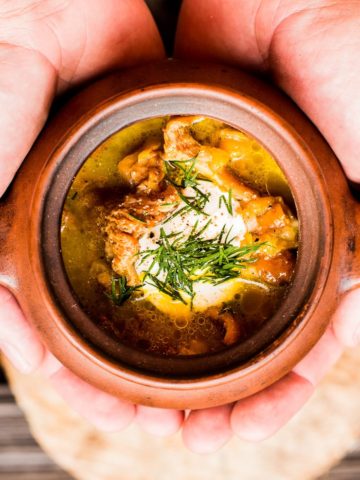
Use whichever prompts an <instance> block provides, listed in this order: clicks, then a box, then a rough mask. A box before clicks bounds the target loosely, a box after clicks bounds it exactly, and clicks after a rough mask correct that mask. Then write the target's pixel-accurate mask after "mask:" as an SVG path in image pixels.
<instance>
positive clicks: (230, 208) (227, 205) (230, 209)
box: [219, 188, 233, 215]
mask: <svg viewBox="0 0 360 480" xmlns="http://www.w3.org/2000/svg"><path fill="white" fill-rule="evenodd" d="M222 203H224V205H225V208H226V210H227V211H228V212H229V213H230V215H233V206H232V189H231V188H230V190H229V191H228V198H226V197H225V195H220V197H219V208H220V207H221V204H222Z"/></svg>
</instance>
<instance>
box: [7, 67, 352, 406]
mask: <svg viewBox="0 0 360 480" xmlns="http://www.w3.org/2000/svg"><path fill="white" fill-rule="evenodd" d="M168 114H172V115H175V114H176V115H181V114H204V115H207V116H212V117H215V118H217V119H220V120H222V121H224V122H226V123H227V124H230V125H232V126H234V127H235V128H238V129H240V130H243V131H245V132H247V133H249V134H250V135H252V136H253V137H255V138H256V139H257V140H258V141H259V142H261V143H262V144H263V145H264V146H265V148H267V149H268V150H269V151H270V152H271V153H272V154H273V156H274V157H275V158H276V160H277V162H278V163H279V165H280V166H281V168H282V169H283V171H284V172H285V174H286V176H287V178H288V181H289V183H290V186H291V189H292V192H293V196H294V199H295V204H296V208H297V213H298V218H299V220H300V235H301V238H300V247H299V255H298V262H297V268H296V274H295V278H294V281H293V284H292V287H291V288H290V290H289V293H288V295H287V297H286V298H285V300H284V302H283V304H282V306H281V307H280V309H279V311H278V312H277V313H276V315H274V317H273V318H271V319H270V320H269V321H268V322H267V324H266V325H265V326H264V327H263V328H262V330H261V331H260V332H258V333H256V334H255V335H254V336H253V337H251V338H250V339H248V340H246V341H245V342H243V343H240V344H239V345H236V346H233V347H231V348H229V349H227V350H226V351H224V352H220V353H217V354H212V355H203V356H198V357H193V358H160V357H157V356H155V355H150V354H145V353H143V352H139V351H136V350H133V349H131V348H129V347H126V346H124V345H120V344H119V343H118V342H115V341H114V340H113V339H111V338H109V337H107V336H106V334H105V333H104V332H102V331H100V330H99V329H98V328H97V327H96V325H95V324H94V323H93V322H92V321H91V319H90V318H88V317H87V315H86V314H85V313H84V312H83V311H82V310H81V308H80V306H79V304H78V302H77V299H76V297H75V296H74V293H73V291H72V289H71V287H70V286H69V283H68V281H67V278H66V275H65V273H64V267H63V264H62V260H61V251H60V239H59V226H60V219H61V210H62V206H63V202H64V199H65V196H66V193H67V190H68V188H69V186H70V184H71V182H72V179H73V177H74V175H75V174H76V172H77V171H78V170H79V168H80V167H81V165H82V163H83V162H84V161H85V159H86V158H87V157H88V155H89V154H90V153H91V152H92V151H93V150H94V149H95V148H96V147H97V146H98V145H99V144H100V143H102V142H103V141H104V140H105V139H106V138H107V137H108V136H110V135H111V134H113V133H115V132H116V131H118V130H119V129H121V128H123V127H125V126H127V125H129V124H131V123H133V122H136V121H138V120H141V119H145V118H149V117H158V116H162V115H168ZM359 222H360V213H359V206H358V205H357V204H356V202H355V201H354V199H353V198H352V197H351V195H350V192H349V188H348V185H347V183H346V180H345V177H344V174H343V172H342V170H341V168H340V166H339V164H338V162H337V160H336V158H335V156H334V154H333V152H332V151H331V149H330V148H329V146H328V145H327V143H326V142H325V140H324V139H323V138H322V137H321V135H320V134H319V132H318V131H317V130H316V129H315V128H314V126H313V125H312V124H311V122H310V121H309V120H307V118H306V117H305V116H304V115H303V114H302V113H301V112H300V111H299V110H298V108H297V107H296V106H295V105H294V104H293V103H292V102H291V101H290V100H289V99H287V98H286V97H285V96H284V95H283V94H281V93H280V92H278V91H276V90H275V89H274V88H273V87H270V86H269V85H267V84H265V83H263V82H262V81H260V80H258V79H255V78H253V77H251V76H249V75H247V74H244V73H241V72H239V71H237V70H233V69H230V68H226V67H220V66H215V65H212V66H211V65H207V66H204V65H203V66H196V65H191V64H183V63H180V62H177V61H167V62H163V63H160V64H156V65H147V66H144V67H141V68H136V69H133V70H130V71H127V72H119V73H116V74H114V75H112V76H109V77H107V78H105V79H103V80H100V81H99V82H97V83H95V84H94V85H92V86H90V87H88V88H87V89H86V90H84V91H83V92H82V93H80V94H79V95H78V96H76V97H75V98H74V99H73V100H71V101H70V102H69V103H68V104H67V105H66V106H65V107H64V108H63V110H62V111H61V112H60V113H59V114H58V115H57V116H56V117H55V118H53V119H51V121H50V122H49V123H48V124H47V126H46V127H45V128H44V130H43V132H42V134H41V135H40V137H39V139H38V140H37V141H36V143H35V145H34V146H33V148H32V150H31V152H30V153H29V155H28V157H27V159H26V161H25V162H24V165H23V167H22V168H21V170H20V172H19V173H18V175H17V177H16V179H15V181H14V182H13V185H12V187H11V189H10V191H9V192H8V195H7V196H6V198H5V199H4V200H3V201H2V203H1V206H0V282H1V283H2V284H4V285H6V286H7V287H9V288H10V289H11V291H12V292H13V293H14V294H15V296H16V297H17V299H18V301H19V303H20V305H21V307H22V308H23V310H24V312H25V314H26V315H27V317H28V319H29V320H30V321H31V322H32V323H33V324H34V325H35V327H36V328H37V330H38V332H39V335H40V337H41V338H42V340H43V341H44V343H45V344H46V346H47V347H48V348H49V350H50V351H51V352H53V354H54V355H55V356H56V357H57V358H58V359H59V360H60V361H61V362H62V363H63V364H65V365H66V366H67V367H68V368H69V369H71V370H72V371H74V372H75V373H76V374H78V375H79V376H80V377H82V378H84V379H85V380H86V381H88V382H90V383H91V384H94V385H96V386H97V387H99V388H101V389H103V390H106V391H108V392H110V393H112V394H114V395H119V396H121V397H124V398H127V399H129V400H131V401H133V402H136V403H141V404H145V405H152V406H158V407H166V408H203V407H210V406H215V405H220V404H224V403H227V402H232V401H234V400H237V399H240V398H243V397H246V396H249V395H251V394H253V393H255V392H257V391H259V390H261V389H263V388H265V387H267V386H268V385H270V384H272V383H273V382H275V381H276V380H278V379H279V378H281V377H282V376H283V375H285V374H286V373H287V372H289V371H290V370H291V369H292V367H293V366H294V365H295V364H296V363H297V362H298V361H299V360H300V359H301V358H303V357H304V356H305V355H306V353H307V352H309V350H310V349H311V348H312V347H313V346H314V344H315V343H316V342H317V341H318V340H319V338H320V337H321V335H322V334H323V332H324V331H325V329H326V327H327V325H328V323H329V320H330V317H331V314H332V313H333V311H334V310H335V308H336V306H337V304H338V302H339V299H340V297H341V295H342V294H343V293H344V292H346V291H347V290H349V289H351V288H353V287H354V286H356V285H357V284H359V276H360V262H359V258H360V255H359V247H358V245H357V235H356V233H357V228H358V225H359Z"/></svg>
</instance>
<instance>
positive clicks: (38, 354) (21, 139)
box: [0, 0, 183, 435]
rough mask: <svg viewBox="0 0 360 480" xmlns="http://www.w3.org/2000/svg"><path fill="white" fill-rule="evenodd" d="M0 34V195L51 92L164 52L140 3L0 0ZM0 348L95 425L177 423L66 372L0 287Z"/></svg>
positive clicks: (165, 429) (173, 415) (169, 428)
mask: <svg viewBox="0 0 360 480" xmlns="http://www.w3.org/2000/svg"><path fill="white" fill-rule="evenodd" d="M0 32H1V33H0V36H1V42H0V64H1V69H0V98H1V111H0V151H1V155H0V196H1V195H2V194H3V193H4V192H5V190H6V189H7V187H8V186H9V184H10V183H11V181H12V179H13V177H14V175H15V173H16V171H17V169H18V168H19V166H20V164H21V163H22V161H23V159H24V158H25V156H26V154H27V152H28V151H29V150H30V148H31V146H32V144H33V142H34V141H35V139H36V137H37V135H38V134H39V132H40V130H41V128H42V126H43V125H44V122H45V120H46V118H47V115H48V112H49V108H50V105H51V102H52V101H53V99H54V96H55V95H56V94H58V93H61V92H64V91H65V90H67V89H69V88H71V87H72V86H74V85H77V84H79V83H81V82H84V81H87V80H90V79H92V78H94V77H96V76H98V75H101V74H103V73H104V72H107V71H110V70H112V69H116V68H123V67H126V66H129V65H134V64H138V63H144V62H149V61H153V60H157V59H162V58H163V57H164V50H163V46H162V43H161V39H160V35H159V33H158V31H157V29H156V26H155V24H154V21H153V19H152V17H151V15H150V13H149V11H148V9H147V7H146V4H145V3H144V1H143V0H122V1H121V2H119V1H118V0H106V1H105V2H104V1H103V0H11V1H9V0H0ZM0 349H1V350H2V352H3V353H4V354H5V355H6V356H7V357H8V359H9V360H10V361H11V362H12V364H13V365H14V366H15V367H17V368H18V370H20V371H22V372H23V373H29V372H31V371H33V370H36V369H38V368H40V369H41V370H42V371H43V372H44V373H45V374H46V375H47V376H48V377H49V378H50V380H51V382H52V384H53V386H54V387H55V389H56V390H57V391H58V392H59V393H60V394H61V395H62V396H63V398H64V399H65V400H66V401H67V403H68V404H69V406H70V407H71V408H73V409H74V410H76V411H77V412H78V413H80V414H81V415H82V416H83V417H85V418H87V419H88V420H90V421H91V422H92V423H93V424H95V425H96V426H97V427H99V428H100V429H102V430H106V431H116V430H119V429H121V428H123V427H124V426H126V425H127V424H128V423H130V422H131V421H132V420H133V418H134V416H135V414H137V417H138V421H139V423H140V424H142V425H143V426H144V428H145V429H147V430H150V431H153V432H154V433H157V434H160V435H165V434H169V433H172V432H174V431H176V430H177V429H178V428H179V427H180V425H181V423H182V420H183V412H178V411H171V410H170V411H167V410H157V409H154V410H153V409H148V408H146V407H141V406H139V407H138V408H136V406H135V405H133V404H131V403H129V402H126V401H124V400H121V399H118V398H115V397H112V396H111V395H108V394H107V393H104V392H102V391H100V390H98V389H96V388H95V387H93V386H91V385H89V384H87V383H86V382H84V381H83V380H81V379H80V378H78V377H77V376H76V375H74V374H73V373H71V372H70V371H69V370H68V369H67V368H65V367H64V366H63V365H61V364H60V363H59V362H58V361H57V360H56V359H55V358H54V357H53V356H52V355H51V354H50V353H49V352H48V351H47V350H46V349H45V348H44V346H43V345H42V344H41V342H40V341H39V339H38V337H37V335H36V332H34V330H33V329H32V327H31V325H30V324H29V323H28V321H27V319H26V318H25V316H24V314H23V312H22V310H21V308H20V306H19V305H18V303H17V301H16V299H15V298H14V297H13V295H12V294H11V293H10V292H9V291H8V290H7V289H6V288H4V287H2V286H0Z"/></svg>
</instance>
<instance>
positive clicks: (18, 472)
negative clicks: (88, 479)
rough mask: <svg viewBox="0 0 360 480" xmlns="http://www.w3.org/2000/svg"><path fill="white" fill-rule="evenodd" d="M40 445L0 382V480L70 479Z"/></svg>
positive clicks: (4, 386) (7, 390) (5, 386)
mask: <svg viewBox="0 0 360 480" xmlns="http://www.w3.org/2000/svg"><path fill="white" fill-rule="evenodd" d="M71 478H72V477H70V476H69V475H68V474H67V473H65V472H63V471H62V470H61V469H60V468H59V467H58V466H57V465H55V464H54V462H53V461H52V460H51V459H50V458H49V457H48V456H47V455H46V454H45V453H44V452H43V451H42V450H41V449H40V447H39V446H38V445H37V443H36V442H35V440H34V439H33V437H32V436H31V433H30V431H29V428H28V425H27V423H26V420H25V418H24V416H23V414H22V412H21V410H20V409H19V408H18V407H17V405H16V404H15V402H14V398H13V396H12V395H11V393H10V391H9V388H8V386H7V385H6V384H0V480H71Z"/></svg>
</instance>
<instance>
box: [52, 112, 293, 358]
mask: <svg viewBox="0 0 360 480" xmlns="http://www.w3.org/2000/svg"><path fill="white" fill-rule="evenodd" d="M297 242H298V222H297V219H296V216H295V211H294V207H293V202H292V197H291V192H290V189H289V187H288V184H287V182H286V179H285V177H284V175H283V173H282V171H281V170H280V168H279V167H278V165H277V164H276V162H275V160H274V159H273V158H272V156H271V155H270V153H269V152H267V151H266V150H265V149H264V148H263V147H262V146H261V145H260V144H259V143H258V142H257V141H256V140H255V139H253V138H251V137H249V136H248V135H246V134H245V133H243V132H241V131H239V130H235V129H234V128H232V127H230V126H228V125H225V124H224V123H222V122H220V121H217V120H214V119H210V118H206V117H200V116H188V117H162V118H155V119H149V120H144V121H141V122H138V123H136V124H134V125H131V126H130V127H127V128H125V129H123V130H121V131H119V132H118V133H116V134H114V135H113V136H112V137H110V138H109V139H108V140H106V141H105V142H104V143H103V144H102V145H101V146H100V147H98V148H97V149H96V150H95V151H94V153H93V154H92V155H91V156H90V158H88V160H87V161H86V162H85V163H84V165H83V167H82V168H81V170H80V171H79V173H78V174H77V176H76V177H75V179H74V181H73V183H72V185H71V188H70V190H69V192H68V195H67V198H66V202H65V205H64V210H63V216H62V226H61V245H62V255H63V259H64V264H65V268H66V272H67V275H68V277H69V280H70V283H71V285H72V287H73V289H74V291H75V292H76V294H77V296H78V298H79V301H80V303H81V304H82V306H83V308H84V310H85V311H87V313H88V314H89V315H90V316H91V317H92V318H93V320H94V322H96V323H97V324H98V325H99V326H100V327H101V328H102V329H104V330H105V331H106V332H108V334H109V335H110V336H112V337H113V338H115V339H118V341H119V342H122V343H125V344H127V345H130V346H132V347H135V348H138V349H142V350H146V351H149V352H153V353H156V354H160V355H164V356H166V355H196V354H202V353H208V352H216V351H219V350H222V349H224V348H226V347H227V346H229V345H233V344H235V343H236V342H240V341H242V340H244V339H245V338H248V337H249V335H251V334H252V333H254V332H255V331H256V330H258V329H260V328H261V326H262V325H263V324H264V322H266V321H267V319H269V318H270V317H271V316H272V315H273V313H274V312H275V311H276V309H277V307H278V305H279V303H280V302H281V301H282V299H283V298H284V295H285V294H286V291H287V288H288V286H289V284H290V282H291V279H292V276H293V272H294V267H295V262H296V251H297Z"/></svg>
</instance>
